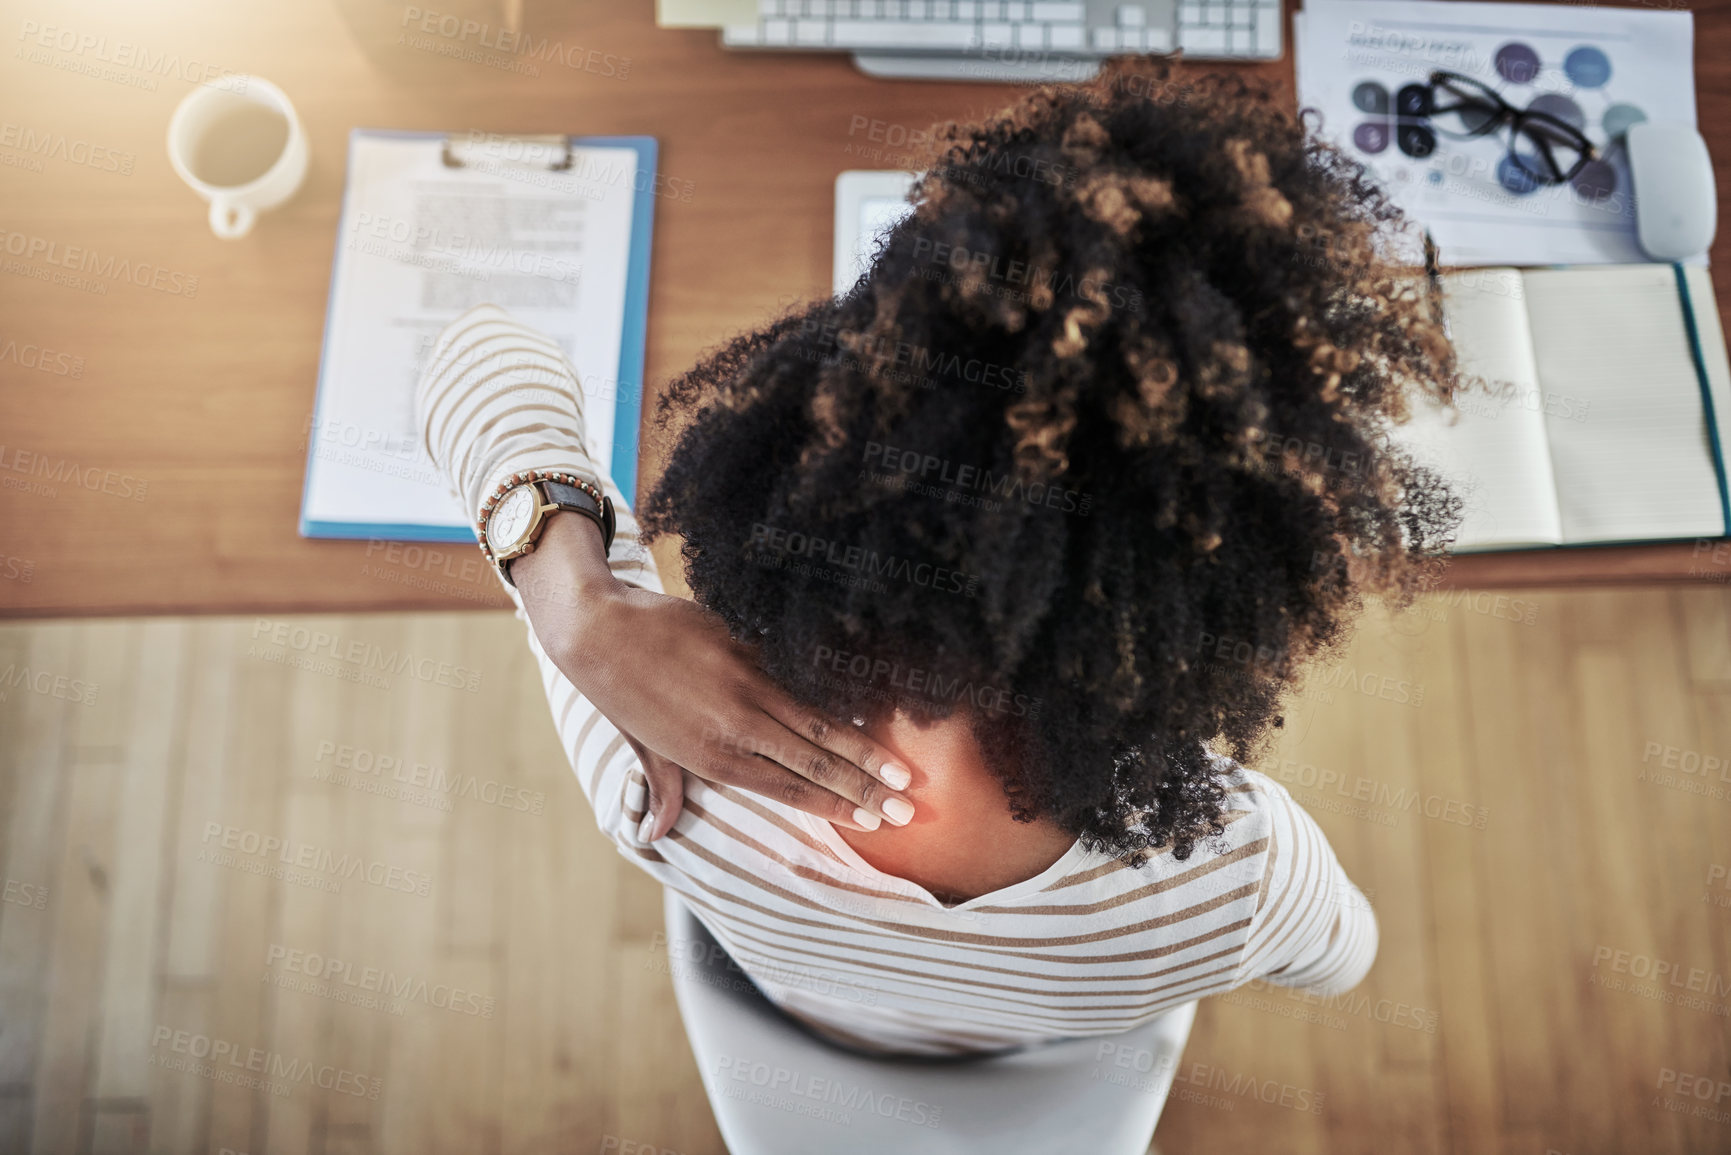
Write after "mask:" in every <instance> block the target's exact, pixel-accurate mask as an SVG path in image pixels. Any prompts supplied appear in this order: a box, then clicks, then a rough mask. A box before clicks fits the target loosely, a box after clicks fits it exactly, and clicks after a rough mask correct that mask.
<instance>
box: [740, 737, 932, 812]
mask: <svg viewBox="0 0 1731 1155" xmlns="http://www.w3.org/2000/svg"><path fill="white" fill-rule="evenodd" d="M735 753H736V754H738V755H739V756H740V757H739V759H738V760H737V761H736V766H738V768H739V772H741V773H744V774H747V775H749V776H750V777H751V779H752V781H750V782H738V783H737V784H738V785H741V786H744V787H745V788H746V789H749V790H751V791H753V792H754V793H757V794H766V795H768V796H769V797H771V798H779V799H781V800H782V801H784V802H786V803H788V804H789V805H790V806H794V807H796V808H798V809H800V810H804V811H806V812H807V813H810V814H815V815H817V816H818V817H819V818H827V819H829V820H830V821H832V822H837V821H839V822H841V823H843V824H844V825H847V826H852V827H855V828H856V829H860V830H876V829H877V828H878V827H879V826H881V825H882V824H883V822H884V820H886V819H887V820H888V821H889V823H890V825H892V826H906V825H907V824H908V822H909V821H910V820H911V819H912V818H913V814H914V805H913V803H912V802H910V801H909V800H908V799H907V798H905V797H903V796H902V795H900V794H897V793H895V792H893V791H891V790H890V789H889V787H887V786H885V785H884V784H883V782H881V781H880V780H878V779H877V778H874V777H872V776H871V775H870V774H867V773H866V772H865V771H863V770H861V769H860V768H859V767H858V766H857V765H855V764H854V763H851V762H849V761H848V760H847V759H845V758H843V757H841V755H839V754H836V753H834V752H833V751H830V750H826V749H824V748H823V747H821V746H818V745H816V744H814V743H812V742H809V741H807V740H806V739H804V738H802V737H800V736H799V735H798V734H796V733H794V732H793V731H791V730H786V729H783V730H782V731H781V732H780V733H778V734H773V735H771V736H766V737H762V738H757V739H754V740H752V741H750V742H749V743H747V744H746V745H745V746H744V748H742V749H738V750H736V751H735ZM778 779H779V781H778Z"/></svg>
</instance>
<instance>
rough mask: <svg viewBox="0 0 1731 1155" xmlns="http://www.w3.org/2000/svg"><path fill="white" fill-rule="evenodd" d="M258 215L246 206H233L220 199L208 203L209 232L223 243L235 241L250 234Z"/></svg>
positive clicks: (231, 202) (233, 204) (216, 198)
mask: <svg viewBox="0 0 1731 1155" xmlns="http://www.w3.org/2000/svg"><path fill="white" fill-rule="evenodd" d="M256 219H258V214H257V213H256V212H254V211H253V210H252V208H251V207H250V206H248V205H241V204H235V203H234V202H233V201H229V200H224V199H223V198H221V197H213V198H212V199H211V202H210V231H211V232H213V233H215V234H216V235H217V236H219V237H221V238H222V239H223V240H225V241H232V240H237V239H239V238H240V237H244V236H246V235H247V234H248V233H250V232H252V223H253V221H255V220H256Z"/></svg>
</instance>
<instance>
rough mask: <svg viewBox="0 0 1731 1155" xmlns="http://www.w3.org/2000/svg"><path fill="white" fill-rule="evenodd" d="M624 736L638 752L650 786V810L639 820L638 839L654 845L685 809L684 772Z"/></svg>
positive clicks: (644, 774)
mask: <svg viewBox="0 0 1731 1155" xmlns="http://www.w3.org/2000/svg"><path fill="white" fill-rule="evenodd" d="M623 737H624V738H625V741H626V742H628V743H630V745H631V748H632V749H633V750H635V751H636V752H637V760H638V761H639V762H640V763H642V765H643V777H644V778H645V779H647V781H648V783H649V807H648V809H647V810H645V811H644V813H643V817H642V819H640V820H639V821H640V825H639V826H638V828H637V836H638V837H639V838H641V839H643V840H644V841H645V842H654V841H655V840H656V839H657V838H660V837H661V836H662V835H664V834H666V833H667V832H668V831H669V830H672V829H673V824H674V823H675V822H678V821H679V812H680V811H681V810H682V809H684V807H685V771H683V770H681V769H680V768H679V767H678V766H676V765H674V764H673V763H672V762H669V761H668V760H667V759H665V758H663V757H662V756H661V755H659V754H657V753H655V751H653V750H650V749H648V748H647V747H646V746H644V745H643V744H642V743H641V742H639V741H637V739H635V738H633V737H631V736H630V735H623Z"/></svg>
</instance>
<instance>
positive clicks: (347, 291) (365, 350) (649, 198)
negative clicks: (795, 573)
mask: <svg viewBox="0 0 1731 1155" xmlns="http://www.w3.org/2000/svg"><path fill="white" fill-rule="evenodd" d="M428 146H436V147H428ZM657 152H658V149H657V143H656V140H655V138H653V137H648V136H592V137H571V136H565V135H541V136H532V135H531V136H522V135H500V134H492V133H467V134H463V133H438V132H416V131H404V130H396V129H368V128H356V129H352V130H351V131H350V134H349V149H348V167H347V173H348V176H347V182H346V185H345V188H344V193H343V208H342V213H341V217H340V220H339V226H338V230H337V236H336V245H335V256H334V258H333V260H332V263H331V287H330V292H329V295H328V297H327V303H326V315H325V336H324V344H323V346H322V350H321V355H320V362H319V383H318V391H317V399H316V402H315V405H314V408H313V415H312V417H311V419H310V420H309V422H308V428H307V437H306V449H307V467H306V474H305V482H304V484H303V487H302V496H301V513H300V522H299V528H300V533H301V535H302V536H304V537H313V538H343V539H377V540H392V541H443V542H468V541H472V540H474V529H473V525H472V521H471V519H470V518H469V517H468V516H466V515H465V514H464V513H463V512H462V511H461V510H460V509H458V508H456V505H455V503H454V502H453V501H452V499H451V497H450V495H449V491H448V490H447V489H446V488H445V486H444V482H443V480H442V478H440V477H438V475H437V471H436V470H435V469H434V468H433V466H432V463H431V461H430V459H428V458H427V456H426V453H425V450H424V448H421V447H420V446H419V445H418V439H415V438H413V436H412V420H411V421H409V422H408V423H407V424H406V425H405V423H404V422H403V420H402V417H403V414H404V412H406V411H410V410H412V398H413V382H414V380H415V378H416V377H417V376H418V372H419V365H420V361H421V359H422V358H423V357H424V352H425V347H426V346H429V345H430V340H431V335H432V334H433V333H436V331H437V329H438V328H442V327H443V322H442V321H441V320H440V317H441V315H442V314H447V313H448V316H444V317H443V320H449V319H450V318H451V317H454V316H456V315H458V314H460V313H461V312H463V311H465V310H466V308H467V307H469V305H470V304H474V303H479V300H482V299H492V298H491V297H489V296H487V293H488V292H490V291H501V289H502V288H503V287H509V288H511V289H512V290H513V291H516V290H520V289H522V288H523V287H524V286H525V285H527V288H528V290H529V291H530V294H531V295H533V294H534V292H536V291H543V292H545V291H547V290H557V292H550V293H547V295H550V296H557V295H558V293H559V292H564V291H566V290H567V289H569V290H570V293H571V294H574V296H575V299H576V300H577V302H578V303H577V305H576V306H575V308H574V309H573V310H572V315H571V316H569V317H565V315H564V314H563V313H561V312H560V310H559V308H558V306H557V305H550V306H548V307H547V308H539V306H536V307H527V308H525V307H518V306H514V305H513V304H512V303H511V301H510V300H499V301H496V303H499V304H502V305H504V306H505V307H506V308H508V309H511V311H512V312H513V313H514V314H516V315H518V316H520V317H521V318H522V319H523V320H525V321H526V322H527V323H531V324H538V326H539V327H543V328H544V329H546V330H547V331H549V332H550V333H553V335H554V336H555V337H556V339H561V344H564V345H567V349H566V351H567V353H568V354H570V355H571V356H572V360H573V364H575V365H576V366H577V367H578V369H579V371H580V373H581V374H582V375H583V377H584V378H585V383H584V390H585V394H586V396H585V397H584V398H582V399H581V400H582V401H583V404H584V410H585V417H586V419H588V418H590V417H591V414H592V412H593V411H597V410H600V409H602V408H608V406H602V405H600V404H599V403H598V402H597V401H596V399H595V398H594V397H591V396H589V395H588V394H590V381H591V379H594V380H599V381H602V382H603V384H602V386H601V388H600V390H598V391H597V394H596V396H604V397H606V399H607V400H608V402H609V406H610V408H609V420H607V421H606V422H605V424H606V425H607V426H608V427H609V428H608V429H607V431H606V432H605V434H602V432H601V431H599V430H597V429H596V428H595V425H596V424H599V422H597V421H587V420H586V430H585V433H586V436H587V437H588V438H589V439H590V445H591V449H592V451H593V452H594V456H595V457H596V464H597V465H598V466H603V465H604V467H605V471H606V472H607V473H608V475H609V476H611V477H612V479H613V480H614V482H615V484H617V485H618V487H619V490H620V492H621V493H622V494H623V495H624V497H625V498H626V501H627V502H628V503H635V500H636V474H637V464H638V434H639V430H640V425H641V415H642V402H643V392H644V381H643V367H644V352H645V340H646V335H647V322H648V306H649V265H650V246H651V239H652V235H653V214H654V198H655V187H656V161H657ZM393 174H396V175H393ZM405 174H407V175H405ZM446 177H449V178H450V181H451V184H450V188H449V191H450V196H449V197H448V198H445V199H446V200H447V201H448V202H449V203H448V204H446V203H444V202H442V201H441V200H440V197H439V193H440V192H441V191H442V186H443V184H444V178H446ZM489 188H491V189H493V190H495V192H496V195H497V197H498V198H499V201H500V204H501V206H503V207H504V208H505V209H506V210H509V208H510V206H511V205H512V204H515V203H518V202H522V203H524V204H527V203H528V202H537V204H536V205H531V206H530V207H529V208H528V209H526V210H525V212H520V213H517V214H516V215H517V216H524V215H526V214H528V215H532V214H533V212H534V211H536V210H537V206H539V209H540V210H541V211H544V212H545V211H551V212H552V213H553V214H555V215H557V214H558V213H560V212H561V211H567V210H568V212H567V215H569V214H570V213H582V212H584V211H588V212H589V215H590V216H593V217H594V218H595V221H596V224H597V225H598V226H599V227H596V228H595V229H593V230H592V232H593V234H594V235H593V236H590V235H588V234H585V237H584V241H585V245H586V246H587V247H586V248H585V250H584V254H583V255H584V258H585V259H584V260H583V261H581V262H580V265H581V268H580V271H579V272H578V273H577V274H576V275H575V276H565V277H557V276H553V275H551V274H548V273H547V272H546V268H545V267H530V268H529V269H528V271H527V272H524V268H525V260H524V253H525V252H528V253H529V254H530V256H531V257H532V258H533V260H534V262H538V263H539V266H548V265H549V263H550V262H551V267H552V268H553V269H554V271H555V272H559V271H560V270H559V264H560V262H564V264H565V265H569V264H570V263H571V262H570V260H569V259H568V256H554V257H552V258H549V257H548V256H547V253H546V251H545V250H544V249H542V250H540V251H538V250H537V246H541V245H544V243H545V239H544V238H540V237H537V238H536V244H535V245H531V246H529V247H527V248H522V247H514V246H513V245H512V244H510V243H499V242H498V237H497V236H496V235H494V234H492V233H489V232H488V230H489V229H491V228H492V227H493V226H492V225H491V224H490V223H488V222H489V221H490V220H491V218H492V217H504V218H509V217H511V216H512V215H513V214H512V212H511V211H503V212H498V213H493V214H488V213H486V212H477V213H476V214H475V219H476V220H478V221H481V222H482V224H481V225H480V227H478V228H475V229H470V230H469V231H470V233H472V234H473V235H468V236H465V235H464V234H463V233H462V232H459V231H457V230H453V229H445V228H443V226H442V225H441V224H440V223H438V222H440V221H441V220H442V218H441V215H440V214H441V213H445V214H447V215H459V216H460V215H461V213H462V211H463V210H462V204H463V202H464V200H465V198H471V199H473V200H474V201H475V202H476V203H477V204H479V203H481V202H483V201H484V200H485V199H486V196H487V195H489V194H488V192H487V189H489ZM580 202H591V203H590V204H589V205H588V207H587V210H585V208H584V206H583V205H582V204H580ZM381 204H392V205H397V206H399V210H400V211H397V212H396V214H395V216H394V217H393V218H392V219H391V220H390V228H389V229H388V230H384V231H383V235H382V237H381V236H378V235H377V234H380V232H381V230H380V228H379V226H380V223H381V222H380V217H379V213H378V208H379V206H380V205H381ZM429 204H430V205H431V206H432V207H431V209H429V208H428V206H429ZM411 206H412V207H411ZM549 207H550V208H549ZM627 215H628V217H629V225H628V227H619V228H615V227H610V226H617V225H620V224H622V222H623V218H624V217H625V216H627ZM429 219H430V220H433V221H434V222H435V223H434V224H433V225H431V226H429V225H428V224H427V223H426V221H427V220H429ZM583 219H585V220H587V219H588V218H587V217H584V218H583ZM399 234H402V235H410V234H412V240H409V241H405V242H404V243H403V244H400V245H398V246H397V248H396V249H395V250H393V249H392V248H391V245H392V243H393V240H394V239H395V238H397V237H398V236H399ZM483 234H487V235H483ZM615 234H617V235H615ZM429 237H431V240H432V243H431V244H430V245H429V244H426V243H423V242H425V241H427V240H428V238H429ZM375 241H376V242H377V243H374V242H375ZM361 242H364V243H361ZM453 242H456V243H453ZM591 250H593V251H594V252H595V253H597V254H599V256H600V259H599V260H594V261H591V260H590V259H588V258H589V257H590V256H591ZM381 255H382V256H383V257H385V258H388V260H386V262H385V263H381ZM501 255H503V256H504V257H505V258H506V261H505V262H504V263H501V262H500V261H499V260H498V258H499V257H500V256H501ZM487 261H492V262H493V265H494V266H495V267H493V268H488V267H486V262H487ZM465 263H468V264H474V265H477V266H478V271H477V269H468V270H462V269H460V268H458V266H462V265H464V264H465ZM396 266H406V268H398V267H396ZM417 266H418V268H417ZM441 270H443V271H444V272H447V273H452V274H456V273H461V275H462V276H464V277H467V278H469V280H470V281H472V282H476V283H474V284H468V283H457V282H453V281H452V277H449V276H447V277H445V278H444V279H443V281H440V280H439V277H438V274H439V273H440V271H441ZM417 272H418V273H420V274H424V275H421V276H419V279H418V282H417V278H416V276H415V275H413V274H415V273H417ZM564 272H566V273H568V272H569V269H565V270H564ZM536 278H539V281H538V282H537V281H536ZM562 280H563V281H569V282H571V283H572V284H574V285H575V288H570V286H569V285H565V284H562V283H561V281H562ZM444 282H452V283H454V284H455V285H456V287H455V289H452V288H451V286H450V285H449V284H445V283H444ZM489 282H491V285H492V286H493V287H492V288H489V287H488V283H489ZM381 283H383V284H385V285H387V286H392V287H393V288H392V289H391V291H392V292H394V293H396V294H397V296H399V297H404V296H406V295H410V294H412V293H413V292H415V291H416V290H417V287H418V291H419V292H420V294H421V300H420V303H419V304H418V305H417V304H415V303H414V302H410V301H408V300H406V299H405V300H403V301H402V302H401V303H400V305H399V306H391V307H396V308H398V309H399V311H400V314H401V315H400V316H399V315H395V314H393V315H390V316H388V317H383V316H381V315H380V310H381V309H382V308H386V307H387V306H381V305H379V303H378V297H379V295H380V294H379V293H378V292H373V293H371V294H367V295H360V296H357V292H358V291H359V287H360V286H365V285H374V286H376V285H378V284H381ZM477 285H478V286H479V287H477ZM441 294H445V295H446V296H454V298H455V299H456V303H453V304H451V305H450V306H449V307H448V308H443V309H442V308H440V307H438V306H439V304H440V303H441V300H442V298H441ZM465 294H466V296H465ZM519 295H521V294H520V293H519ZM429 299H431V300H432V301H433V304H432V305H431V306H428V305H427V302H428V300H429ZM459 306H460V307H459ZM566 322H568V324H566ZM560 324H564V329H563V330H562V331H555V330H557V329H558V327H559V325H560ZM601 326H605V327H604V328H603V327H601ZM585 327H586V328H587V337H588V339H587V340H586V339H585V338H584V334H583V332H582V331H583V330H584V329H585ZM561 333H562V336H561ZM580 340H581V341H583V342H584V349H576V348H573V347H570V346H571V345H574V344H575V343H577V342H578V341H580ZM405 341H408V342H410V343H411V344H413V343H414V342H419V347H418V348H417V349H416V350H415V351H414V353H413V355H411V354H410V353H407V352H405V351H404V342H405ZM615 341H616V344H615ZM599 347H605V348H606V349H607V356H606V357H605V360H606V362H607V363H606V364H605V365H600V364H596V363H595V360H596V356H597V355H596V354H595V352H594V350H595V349H596V348H599ZM585 350H588V353H587V355H586V353H585ZM405 390H406V391H407V392H406V393H405V392H404V391H405ZM357 414H361V415H362V416H359V417H357V416H356V415H357ZM411 442H414V443H411ZM351 495H352V497H353V500H352V502H351V501H350V500H349V497H350V496H351Z"/></svg>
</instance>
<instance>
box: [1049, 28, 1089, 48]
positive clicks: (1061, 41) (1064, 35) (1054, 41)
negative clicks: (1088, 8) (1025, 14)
mask: <svg viewBox="0 0 1731 1155" xmlns="http://www.w3.org/2000/svg"><path fill="white" fill-rule="evenodd" d="M1086 44H1087V32H1086V30H1085V29H1083V27H1082V26H1081V25H1080V24H1054V25H1052V26H1051V27H1050V28H1048V29H1046V46H1047V47H1048V48H1053V49H1058V50H1062V49H1076V50H1080V49H1081V48H1083V47H1084V46H1085V45H1086Z"/></svg>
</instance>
